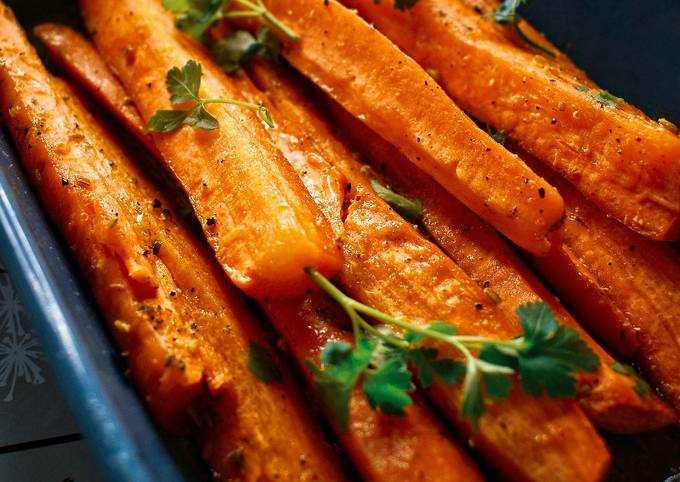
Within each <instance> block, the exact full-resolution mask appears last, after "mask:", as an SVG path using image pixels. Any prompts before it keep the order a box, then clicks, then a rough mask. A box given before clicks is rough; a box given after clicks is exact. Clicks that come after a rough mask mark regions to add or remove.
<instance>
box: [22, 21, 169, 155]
mask: <svg viewBox="0 0 680 482" xmlns="http://www.w3.org/2000/svg"><path fill="white" fill-rule="evenodd" d="M33 33H34V34H35V36H36V37H38V38H39V39H40V41H41V42H42V43H43V45H44V46H45V47H46V48H47V51H48V52H49V55H50V58H51V59H52V60H53V61H54V62H55V63H56V64H57V66H58V67H59V68H60V69H61V70H63V71H64V72H65V73H67V74H68V75H69V76H70V77H72V78H74V79H75V80H76V81H77V82H78V83H79V84H80V85H82V86H83V87H84V88H85V89H86V90H87V91H88V92H90V93H91V94H92V95H93V96H95V97H96V98H97V100H99V102H101V103H103V104H104V105H105V106H106V107H107V108H108V109H109V111H110V112H111V113H112V114H114V115H115V116H116V118H117V119H118V121H120V122H121V123H122V124H123V125H124V126H125V127H126V128H127V129H128V130H129V131H130V133H132V134H134V135H135V136H136V137H137V139H139V140H140V141H141V142H142V143H144V145H145V146H146V147H147V149H149V150H150V151H151V152H152V153H154V154H155V155H156V157H159V158H160V153H159V152H158V150H157V149H156V145H155V144H154V142H153V139H151V137H150V136H149V135H147V133H146V132H145V130H144V122H143V121H142V118H141V117H140V116H139V112H137V109H136V108H135V106H134V104H133V103H132V100H131V99H130V97H129V96H128V95H127V93H126V92H125V90H124V89H123V86H122V85H120V82H119V81H118V79H116V77H115V76H114V75H113V74H112V73H111V71H110V70H109V69H108V67H107V66H106V64H105V63H104V61H103V60H102V59H101V57H100V56H99V54H98V53H97V51H96V50H95V49H94V47H93V46H92V44H91V43H90V42H89V41H88V40H87V39H86V38H84V37H83V36H82V35H81V34H80V33H78V32H76V31H75V30H73V29H72V28H70V27H67V26H65V25H59V24H55V23H44V24H42V25H38V26H37V27H35V28H34V29H33Z"/></svg>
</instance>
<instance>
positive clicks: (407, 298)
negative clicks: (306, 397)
mask: <svg viewBox="0 0 680 482" xmlns="http://www.w3.org/2000/svg"><path fill="white" fill-rule="evenodd" d="M344 226H345V231H344V235H343V236H342V238H341V242H342V247H343V253H344V255H345V264H344V266H343V269H342V271H341V274H340V280H341V283H342V285H343V286H344V287H345V289H346V290H347V291H348V292H349V293H350V294H351V295H352V296H353V297H354V298H356V299H358V300H359V301H361V302H362V303H365V304H367V305H369V306H372V307H374V308H376V309H379V310H381V311H383V312H386V313H390V314H391V315H393V316H397V317H405V318H407V319H409V320H411V321H412V322H414V323H417V324H422V325H426V324H428V323H429V320H434V319H436V320H445V321H446V322H449V323H451V324H452V325H454V326H456V327H457V328H458V332H459V333H461V334H469V335H477V336H488V337H492V338H501V339H504V338H511V337H513V336H515V335H516V334H517V330H516V326H515V323H514V322H513V321H511V320H510V318H509V317H507V316H505V315H504V314H503V313H502V312H501V311H500V310H499V309H498V308H497V307H496V306H495V305H494V304H493V303H492V302H491V301H490V300H489V299H488V298H487V297H486V296H485V295H484V294H483V293H482V291H481V289H480V288H479V287H478V286H477V285H476V284H475V283H474V281H472V280H471V279H469V278H468V277H467V276H466V275H465V273H464V272H463V271H462V270H461V269H460V268H459V267H458V266H456V265H455V264H454V263H453V262H452V261H451V260H450V259H449V258H448V257H446V256H445V255H444V254H443V253H442V252H441V251H440V250H439V249H438V248H436V247H435V246H434V245H431V244H430V243H428V242H426V241H425V240H423V238H422V237H421V236H420V235H419V233H418V232H417V231H416V230H415V229H414V228H413V226H411V225H409V224H408V223H405V222H404V221H403V220H401V218H400V217H399V216H398V215H397V214H396V213H394V212H393V211H392V210H391V209H390V208H389V207H388V206H387V205H385V204H384V203H382V202H380V201H379V200H377V199H376V198H375V197H374V196H371V195H370V193H367V192H362V190H361V189H360V188H359V189H357V190H356V191H355V195H354V196H353V198H352V200H351V203H350V205H349V208H348V213H347V217H346V218H345V223H344ZM437 348H438V349H439V351H440V353H441V354H442V356H455V354H453V353H452V352H451V350H449V349H448V348H449V347H445V346H437ZM428 395H429V396H430V398H431V399H432V401H433V402H434V403H435V404H436V405H437V406H438V407H439V408H440V410H442V413H443V414H444V416H446V417H447V418H448V419H449V420H450V421H451V422H452V423H454V424H455V425H456V426H457V428H458V429H459V430H460V431H462V432H463V433H464V434H465V435H466V436H467V437H468V439H469V442H470V445H471V446H472V447H474V448H475V450H477V451H479V452H480V453H481V454H482V455H483V456H484V457H485V459H486V460H487V461H488V462H489V463H490V464H492V465H494V466H495V467H496V468H497V470H499V471H500V472H501V473H502V474H503V476H504V477H505V478H508V479H511V480H521V481H544V480H553V481H557V480H564V481H567V480H569V481H571V480H583V481H585V480H591V481H597V480H602V478H603V477H604V475H605V474H606V472H607V469H608V465H609V454H608V452H607V448H606V447H605V445H604V442H603V441H602V440H601V439H600V438H599V436H598V434H597V432H596V431H595V430H594V429H593V427H592V426H591V424H590V423H589V421H588V419H587V418H586V417H585V415H584V414H583V412H582V411H581V410H580V408H579V407H578V405H577V404H576V403H575V402H574V401H570V400H550V399H546V398H540V399H536V398H532V397H531V396H530V395H528V394H527V393H526V392H524V391H522V390H521V389H519V387H515V389H513V391H512V394H511V396H510V398H509V399H508V400H506V401H503V402H497V403H494V404H493V405H492V406H491V407H489V409H488V411H487V412H485V413H484V415H483V416H482V418H481V419H480V425H479V430H478V431H473V430H471V429H470V427H469V424H468V423H467V422H466V421H464V420H461V419H460V418H459V415H458V414H459V397H460V387H459V386H452V385H445V384H443V383H440V382H435V383H434V384H433V385H432V387H431V388H430V389H429V390H428Z"/></svg>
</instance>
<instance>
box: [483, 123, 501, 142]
mask: <svg viewBox="0 0 680 482" xmlns="http://www.w3.org/2000/svg"><path fill="white" fill-rule="evenodd" d="M486 133H487V134H489V135H490V136H491V138H492V139H493V140H494V141H496V142H498V143H499V144H500V145H505V131H503V130H500V131H496V130H494V129H492V128H491V126H490V125H489V124H487V125H486Z"/></svg>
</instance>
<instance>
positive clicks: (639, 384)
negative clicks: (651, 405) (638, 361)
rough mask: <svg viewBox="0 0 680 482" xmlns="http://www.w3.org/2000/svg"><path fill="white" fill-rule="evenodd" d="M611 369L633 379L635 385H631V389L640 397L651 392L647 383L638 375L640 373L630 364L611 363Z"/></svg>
mask: <svg viewBox="0 0 680 482" xmlns="http://www.w3.org/2000/svg"><path fill="white" fill-rule="evenodd" d="M612 370H614V371H615V372H617V373H621V374H622V375H627V376H629V377H631V378H632V379H633V380H635V386H634V387H633V390H635V392H636V393H637V394H638V395H640V396H641V397H644V396H645V395H649V394H650V393H652V389H651V387H650V386H649V384H648V383H647V382H646V381H645V380H644V379H643V378H642V377H641V376H640V374H639V373H638V372H637V370H635V368H633V367H632V366H630V365H626V364H624V363H619V362H615V363H612Z"/></svg>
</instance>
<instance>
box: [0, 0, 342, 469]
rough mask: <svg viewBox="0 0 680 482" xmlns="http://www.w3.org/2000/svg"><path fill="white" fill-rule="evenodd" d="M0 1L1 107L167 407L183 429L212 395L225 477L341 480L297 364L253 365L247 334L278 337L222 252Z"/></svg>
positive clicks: (131, 352) (209, 440)
mask: <svg viewBox="0 0 680 482" xmlns="http://www.w3.org/2000/svg"><path fill="white" fill-rule="evenodd" d="M0 8H1V9H2V10H1V11H0V14H1V15H0V52H2V53H1V54H0V55H1V56H2V62H0V106H1V109H2V114H3V117H4V119H5V122H6V123H7V125H8V127H9V129H10V133H11V134H12V136H13V137H14V138H15V141H16V143H17V145H18V147H19V149H20V151H21V153H22V155H23V160H24V163H25V166H26V168H27V170H28V171H29V172H31V173H34V175H33V177H34V179H35V181H36V185H37V187H38V189H39V191H40V194H41V196H42V197H43V200H44V201H45V204H46V207H47V208H48V210H49V211H50V214H51V216H52V218H53V220H54V221H55V223H56V224H57V226H58V227H59V228H60V229H61V230H62V232H63V234H64V236H65V237H66V240H67V242H68V243H69V245H71V246H73V247H74V248H75V250H74V252H75V254H76V257H77V259H78V261H79V263H80V265H81V268H82V269H83V271H84V273H85V274H86V276H87V278H88V280H89V281H90V284H91V286H92V288H93V292H94V294H95V297H96V299H97V301H98V303H99V306H100V308H101V311H102V313H103V314H104V315H105V317H106V319H107V321H108V322H109V324H110V326H111V328H112V331H113V334H114V336H115V338H116V341H117V343H118V344H119V346H120V347H121V349H122V350H123V352H124V354H125V356H126V358H127V360H128V363H129V365H130V368H131V374H132V376H133V378H134V380H135V382H136V384H137V386H138V388H139V390H140V391H141V393H142V395H143V396H144V399H145V401H146V402H147V404H148V405H149V406H150V409H151V411H152V413H153V415H154V416H155V418H156V419H158V420H159V422H161V423H163V424H164V425H165V426H167V427H170V428H176V427H177V426H178V425H179V422H180V421H182V419H184V418H186V417H185V415H186V410H187V408H188V407H189V405H193V404H198V405H202V404H211V405H213V406H214V409H213V410H212V411H211V412H209V413H210V415H208V414H206V417H205V418H206V419H210V424H209V425H206V426H203V425H201V426H199V428H198V432H199V433H200V438H201V439H202V440H203V451H202V453H203V455H204V456H205V457H206V458H207V459H208V460H209V461H210V463H211V466H212V468H213V470H215V471H216V472H217V473H218V474H221V475H222V477H223V478H231V477H239V479H240V480H249V481H254V480H262V479H267V480H273V479H276V478H279V479H281V480H343V477H342V476H341V475H340V471H339V469H338V466H337V461H336V459H335V457H334V456H333V454H332V452H331V451H330V450H329V448H328V447H327V446H326V444H324V442H323V439H322V436H321V434H320V433H319V431H318V428H317V427H316V426H315V425H314V423H313V422H312V421H311V420H309V418H308V415H307V413H306V412H307V410H306V407H305V406H304V403H303V402H302V401H301V400H300V396H299V394H298V393H297V391H296V385H295V383H294V381H293V380H292V378H291V376H290V374H289V372H288V370H287V369H286V367H285V364H283V363H281V362H280V361H278V362H277V365H278V366H279V367H280V369H281V372H282V377H283V380H282V383H270V384H265V383H264V382H261V381H259V380H258V379H257V378H256V377H255V375H254V374H253V373H251V372H250V370H248V368H247V367H246V365H247V360H248V351H249V343H250V342H257V343H259V344H260V345H261V346H263V347H266V346H267V342H266V341H265V340H266V339H265V336H264V335H263V333H262V330H261V328H260V327H259V324H258V320H256V319H255V318H254V317H253V315H252V314H250V313H249V312H248V311H247V309H246V306H245V303H244V301H243V300H242V299H241V297H240V296H239V294H238V293H237V291H236V290H235V289H234V288H232V287H231V286H230V285H229V283H228V282H227V281H226V279H225V277H224V275H223V273H222V272H221V269H220V267H219V266H218V265H217V264H216V263H215V262H214V261H213V259H212V256H211V255H210V253H209V252H208V251H207V249H206V248H205V247H204V245H203V244H202V243H201V242H199V240H197V239H196V237H195V236H193V235H192V234H191V233H190V232H189V231H188V230H187V229H185V228H184V227H183V226H182V225H181V224H179V223H178V222H177V221H176V217H175V215H174V213H173V210H172V203H171V202H170V201H168V200H167V199H166V198H165V197H164V196H163V195H162V194H161V193H160V192H158V190H157V189H156V188H155V187H154V186H153V185H152V184H151V183H150V182H149V181H148V178H147V176H145V173H144V172H143V171H142V170H141V169H140V168H139V167H137V166H136V165H135V164H134V162H133V160H132V159H131V158H130V157H129V156H128V155H127V154H126V153H125V152H123V150H122V149H121V148H120V147H119V146H118V145H117V144H116V143H115V141H113V140H112V138H111V136H110V134H109V133H108V132H107V131H106V130H105V128H104V127H102V125H100V124H99V123H98V121H97V120H96V119H94V118H93V117H92V116H91V115H90V114H89V113H88V109H87V108H85V107H84V106H83V105H82V104H81V103H80V102H79V101H78V100H77V99H76V95H75V94H74V92H73V91H72V90H69V89H68V88H66V87H63V86H62V85H61V84H58V83H55V82H56V81H55V80H53V79H51V78H50V77H49V75H48V74H47V72H45V70H44V68H43V67H42V66H41V65H40V63H39V61H38V59H37V56H36V55H35V52H34V51H33V49H32V48H31V47H30V45H29V44H28V42H27V41H26V39H25V37H24V36H23V33H22V32H21V30H20V29H19V27H18V26H17V25H16V23H14V21H13V19H12V17H11V13H10V11H9V10H8V9H7V8H6V7H4V6H1V7H0ZM34 171H35V172H34ZM116 214H117V216H116ZM112 219H115V220H117V221H115V223H112V222H111V220H112ZM135 256H138V258H139V259H135ZM133 261H136V263H137V264H133V263H132V262H133ZM130 265H132V266H137V265H139V266H138V269H137V272H138V273H139V272H141V269H142V268H143V269H144V270H145V272H146V274H147V275H146V276H145V277H144V278H140V277H139V276H138V277H137V278H133V277H132V276H131V273H130V269H129V268H128V266H130ZM142 281H143V283H142ZM226 327H228V328H229V329H225V328H226ZM225 346H227V347H229V349H228V350H225V349H224V347H225ZM272 356H273V355H272ZM263 426H266V427H268V429H267V431H265V432H263V431H262V430H261V428H262V427H263ZM215 427H221V428H222V429H221V430H219V431H216V430H214V428H215ZM234 453H236V454H238V455H239V456H238V457H235V456H234V455H233V454H234ZM230 454H231V455H230ZM300 460H304V463H300Z"/></svg>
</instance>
